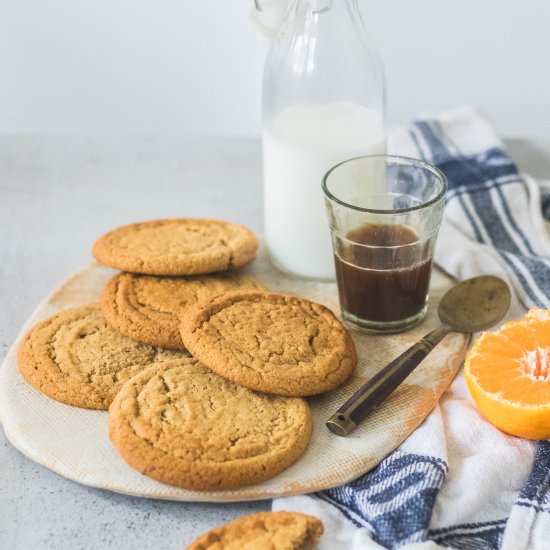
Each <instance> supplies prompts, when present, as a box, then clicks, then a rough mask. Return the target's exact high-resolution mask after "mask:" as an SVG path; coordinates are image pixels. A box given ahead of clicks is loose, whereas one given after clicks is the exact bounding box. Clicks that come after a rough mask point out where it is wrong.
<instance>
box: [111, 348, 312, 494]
mask: <svg viewBox="0 0 550 550" xmlns="http://www.w3.org/2000/svg"><path fill="white" fill-rule="evenodd" d="M311 431H312V420H311V413H310V411H309V407H308V405H307V403H306V402H305V401H304V400H303V399H300V398H290V397H280V396H273V395H265V394H260V393H255V392H253V391H250V390H248V389H246V388H243V387H240V386H237V385H235V384H233V383H231V382H229V381H228V380H225V379H224V378H222V377H220V376H218V375H216V374H215V373H213V372H212V371H210V370H209V369H207V368H206V367H204V366H203V365H201V364H200V363H199V362H198V361H197V360H196V359H194V358H185V359H178V360H173V361H167V362H165V363H162V364H160V365H158V366H153V367H150V368H148V369H146V370H144V371H143V372H141V373H139V374H138V375H136V376H134V377H133V378H132V379H131V380H129V381H128V382H127V383H126V384H125V385H124V387H123V388H122V390H121V391H120V392H119V394H118V395H117V396H116V397H115V399H114V401H113V403H112V405H111V408H110V409H109V436H110V438H111V440H112V442H113V443H114V445H115V447H116V448H117V450H118V451H119V453H120V454H121V456H122V457H123V458H124V460H125V461H126V462H127V463H128V464H129V465H130V466H131V467H133V468H135V469H136V470H138V471H140V472H141V473H143V474H145V475H147V476H149V477H151V478H153V479H156V480H157V481H160V482H163V483H167V484H170V485H175V486H177V487H182V488H185V489H192V490H221V489H229V488H235V487H243V486H246V485H252V484H254V483H260V482H262V481H265V480H267V479H270V478H272V477H274V476H275V475H277V474H278V473H280V472H282V471H283V470H285V469H286V468H288V467H289V466H290V465H291V464H293V463H294V462H295V461H296V460H297V459H298V458H299V457H300V456H301V455H302V454H303V452H304V451H305V449H306V447H307V445H308V443H309V440H310V437H311Z"/></svg>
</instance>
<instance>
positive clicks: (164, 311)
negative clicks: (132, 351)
mask: <svg viewBox="0 0 550 550" xmlns="http://www.w3.org/2000/svg"><path fill="white" fill-rule="evenodd" d="M237 289H244V290H253V289H256V290H259V289H263V286H262V285H261V284H260V283H259V282H258V281H257V280H256V279H254V278H253V277H250V276H249V275H244V274H242V273H239V272H236V271H227V272H224V273H216V274H212V275H197V276H191V277H155V276H152V275H137V274H134V273H119V274H118V275H115V277H113V278H112V279H111V280H110V281H109V283H108V284H107V286H106V287H105V290H104V291H103V295H102V297H101V309H102V311H103V315H105V318H106V319H107V321H108V322H109V323H110V324H111V325H112V326H113V327H114V328H116V329H117V330H118V331H119V332H120V333H121V334H124V335H126V336H129V337H130V338H133V339H134V340H137V341H138V342H144V343H146V344H152V345H156V346H162V347H164V348H171V349H184V346H183V342H182V341H181V335H180V319H179V318H180V316H181V315H182V314H183V312H184V311H185V310H186V309H187V308H188V307H190V306H192V305H194V304H196V303H197V302H198V301H201V300H204V299H205V298H208V297H211V296H216V295H218V294H222V293H223V292H227V291H229V290H237Z"/></svg>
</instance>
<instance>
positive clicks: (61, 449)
mask: <svg viewBox="0 0 550 550" xmlns="http://www.w3.org/2000/svg"><path fill="white" fill-rule="evenodd" d="M247 271H248V272H249V273H251V274H253V275H254V276H256V277H257V278H258V279H259V280H260V281H261V282H262V283H264V284H265V285H266V287H267V288H269V289H270V290H273V291H277V292H284V293H289V294H296V295H299V296H304V297H306V298H309V299H311V300H314V301H316V302H320V303H322V304H325V305H326V306H328V307H330V308H331V309H332V310H333V311H336V312H337V311H339V307H338V296H337V291H336V285H335V283H319V282H311V281H305V280H301V279H297V278H292V277H288V276H286V275H283V274H282V273H280V272H279V271H277V270H275V269H274V268H273V267H272V266H271V264H270V263H269V261H268V259H267V258H266V256H265V253H262V254H261V255H260V257H259V258H258V260H257V261H256V262H254V264H253V265H252V266H250V267H249V268H248V269H247ZM115 273H116V272H115V271H114V270H112V269H108V268H104V267H101V266H99V265H96V264H93V265H90V266H88V267H85V268H84V269H82V270H81V271H79V272H77V273H75V274H74V275H72V276H71V277H70V278H69V279H67V280H66V281H65V282H63V283H62V284H61V285H60V286H59V287H58V288H57V289H56V290H55V291H54V292H53V293H52V294H51V295H50V296H49V297H48V298H47V299H46V300H45V301H44V302H43V303H42V304H40V305H39V306H38V308H37V309H36V311H35V312H34V313H33V314H32V315H31V317H30V318H29V319H28V320H27V322H26V323H25V325H24V326H23V328H22V330H21V333H20V334H19V336H18V338H17V340H16V341H15V342H14V344H13V345H12V347H11V349H10V350H9V352H8V355H7V356H6V358H5V360H4V362H3V363H2V367H1V368H0V420H1V421H2V424H3V426H4V430H5V432H6V436H7V438H8V439H9V441H10V442H11V443H12V444H13V445H14V446H15V447H16V448H17V449H19V450H20V451H21V452H22V453H23V454H24V455H26V456H28V457H29V458H30V459H32V460H34V461H35V462H38V463H39V464H42V465H43V466H46V467H47V468H49V469H50V470H53V471H54V472H56V473H58V474H60V475H62V476H64V477H66V478H69V479H72V480H74V481H76V482H78V483H82V484H84V485H89V486H91V487H98V488H101V489H109V490H110V491H115V492H118V493H124V494H128V495H135V496H141V497H149V498H159V499H167V500H181V501H205V502H229V501H241V500H257V499H266V498H273V497H278V496H283V495H285V496H287V495H294V494H300V493H309V492H313V491H319V490H322V489H328V488H330V487H335V486H337V485H341V484H343V483H346V482H348V481H350V480H352V479H355V478H356V477H358V476H360V475H361V474H364V473H365V472H367V471H368V470H370V469H372V468H373V467H375V466H376V465H377V464H378V463H379V462H380V461H381V460H382V459H383V458H384V457H385V456H387V455H388V454H389V453H390V452H392V451H393V450H394V449H395V448H396V447H398V446H399V444H400V443H401V442H402V441H403V440H404V439H405V438H406V437H407V436H408V435H409V434H410V433H411V432H412V431H413V430H414V429H415V428H416V427H417V426H418V425H419V424H420V423H421V422H422V421H423V420H424V418H425V417H426V416H427V415H428V413H429V412H430V411H431V410H432V409H433V407H434V406H435V404H436V403H437V401H438V399H439V397H440V396H441V394H442V393H443V391H444V390H445V388H446V387H447V386H448V385H449V383H450V382H451V380H452V379H453V377H454V376H455V374H456V372H457V370H458V369H459V367H460V366H461V364H462V360H463V358H464V354H465V352H466V349H467V346H468V340H469V339H468V337H467V336H465V335H461V334H456V333H455V334H451V335H449V336H447V337H446V338H445V339H444V340H443V342H441V343H440V344H439V345H438V346H437V347H436V349H435V350H434V351H433V352H432V353H431V354H430V355H429V356H428V358H427V359H426V360H425V361H424V362H423V363H422V364H421V365H420V366H419V367H418V368H417V369H416V370H415V371H414V372H413V374H412V375H411V376H410V377H409V378H408V379H407V380H406V383H404V384H403V385H402V386H401V387H400V388H399V389H398V390H397V391H396V392H395V393H394V394H393V395H392V396H391V397H390V398H389V399H388V401H387V402H386V403H384V404H383V405H382V406H381V407H380V408H379V409H378V410H377V411H376V412H375V413H374V414H373V415H372V416H370V417H369V418H368V419H367V420H366V421H365V422H364V423H363V424H361V426H359V428H358V429H357V430H355V432H353V433H352V434H351V435H350V436H348V437H345V438H343V437H338V436H336V435H334V434H332V433H331V432H329V431H328V430H327V428H326V427H325V421H326V420H327V419H328V417H329V416H330V415H331V414H332V413H333V412H334V411H335V410H336V409H337V408H338V407H339V406H340V405H341V404H342V403H343V402H344V401H345V400H346V399H347V398H348V397H349V396H350V395H351V394H352V393H353V391H354V390H355V389H357V388H358V387H359V386H360V385H361V384H362V383H364V382H366V381H367V379H368V378H369V377H371V376H372V375H373V374H375V373H376V372H377V371H378V370H379V369H380V368H382V367H383V366H385V365H386V364H387V363H388V362H389V361H391V360H392V359H393V358H394V357H396V356H397V355H398V354H400V353H401V352H402V351H404V350H405V349H406V348H407V347H409V346H410V345H412V344H413V343H414V342H416V341H417V340H418V339H419V338H420V337H422V336H423V335H424V334H425V333H427V332H429V331H430V330H431V329H432V328H434V327H435V326H436V325H437V324H438V321H437V311H436V310H437V303H438V301H439V299H440V297H441V296H442V295H443V293H444V292H445V290H447V289H448V288H449V287H450V286H451V284H452V282H451V281H450V280H449V279H448V278H447V277H445V276H444V275H442V274H441V273H439V272H437V271H434V274H433V276H432V285H431V298H430V305H429V313H428V316H427V318H426V319H425V321H424V322H423V323H422V324H421V325H419V326H417V327H416V328H414V329H413V330H411V331H409V332H406V333H402V334H397V335H390V336H377V335H369V334H362V333H358V332H353V333H352V335H353V339H354V341H355V345H356V347H357V351H358V356H359V364H358V368H357V370H356V372H355V375H354V376H353V377H352V379H351V380H350V381H348V383H347V384H346V385H345V386H344V387H342V388H340V389H339V390H336V391H333V392H330V393H328V394H325V395H322V396H318V397H313V398H309V399H308V402H309V404H310V406H311V410H312V412H313V422H314V429H313V436H312V439H311V443H310V445H309V447H308V449H307V451H306V453H305V454H304V455H303V456H302V458H300V460H298V461H297V462H296V463H295V464H294V465H293V466H291V467H290V468H289V469H287V470H286V471H284V472H283V473H281V474H279V475H278V476H276V477H274V478H273V479H271V480H269V481H266V482H264V483H260V484H258V485H252V486H249V487H244V488H242V489H233V490H228V491H203V492H199V491H187V490H184V489H179V488H177V487H171V486H169V485H164V484H162V483H159V482H157V481H154V480H152V479H149V478H148V477H146V476H144V475H142V474H140V473H138V472H137V471H135V470H133V469H132V468H130V467H129V466H128V465H127V464H126V463H125V462H124V461H123V460H122V458H121V457H120V456H119V455H118V453H117V451H116V449H115V448H114V447H113V445H112V444H111V442H110V440H109V437H108V435H107V418H108V413H107V412H102V411H92V410H86V409H79V408H77V407H71V406H69V405H64V404H62V403H58V402H57V401H54V400H53V399H50V398H48V397H46V396H45V395H42V394H41V393H40V392H39V391H37V390H35V389H34V388H33V387H32V386H30V385H29V384H27V383H26V382H25V381H24V380H23V378H22V377H21V375H20V374H19V370H18V368H17V348H18V346H19V342H20V340H21V338H22V336H23V334H24V333H25V332H26V331H27V330H28V329H29V328H30V327H31V326H33V325H34V324H35V323H37V322H39V321H41V320H42V319H45V318H46V317H49V316H50V315H52V314H54V313H56V312H58V311H60V310H62V309H66V308H69V307H72V306H76V305H79V304H84V303H88V302H92V301H97V300H98V299H99V296H100V294H101V291H102V289H103V287H104V285H105V284H106V282H107V280H108V279H109V278H110V277H112V276H113V275H114V274H115Z"/></svg>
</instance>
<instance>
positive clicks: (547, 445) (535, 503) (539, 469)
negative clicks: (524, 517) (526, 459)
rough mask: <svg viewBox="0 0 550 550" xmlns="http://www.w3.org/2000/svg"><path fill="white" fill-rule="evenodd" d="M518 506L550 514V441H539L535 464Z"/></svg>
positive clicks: (519, 497) (521, 493) (517, 503)
mask: <svg viewBox="0 0 550 550" xmlns="http://www.w3.org/2000/svg"><path fill="white" fill-rule="evenodd" d="M516 506H523V507H527V508H536V509H537V511H543V512H546V513H550V441H539V442H538V443H537V451H536V454H535V463H534V465H533V469H532V470H531V474H530V475H529V478H528V479H527V481H526V482H525V485H524V486H523V488H522V490H521V492H520V494H519V496H518V499H517V502H516Z"/></svg>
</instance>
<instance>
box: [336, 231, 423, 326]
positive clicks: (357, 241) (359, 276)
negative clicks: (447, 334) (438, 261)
mask: <svg viewBox="0 0 550 550" xmlns="http://www.w3.org/2000/svg"><path fill="white" fill-rule="evenodd" d="M337 241H338V242H337V243H336V242H335V245H336V246H335V254H334V261H335V266H336V279H337V283H338V293H339V298H340V304H341V307H342V311H343V313H344V316H345V317H346V318H348V319H349V320H350V321H352V322H357V320H361V322H362V324H365V322H367V328H368V321H372V322H373V323H376V324H384V325H386V326H387V327H388V330H389V331H391V327H392V325H394V324H395V329H396V330H399V326H400V325H401V323H402V322H403V321H406V322H408V320H411V319H416V318H421V317H423V316H424V314H425V312H426V303H427V298H428V288H429V284H430V273H431V267H432V260H431V255H430V254H427V250H426V247H427V246H428V244H427V243H426V242H421V241H419V238H418V235H417V234H416V232H415V231H414V230H412V229H411V228H409V227H407V226H405V225H400V224H364V225H362V226H360V227H358V228H356V229H353V230H352V231H349V232H348V233H347V235H346V236H345V238H344V239H337Z"/></svg>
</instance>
